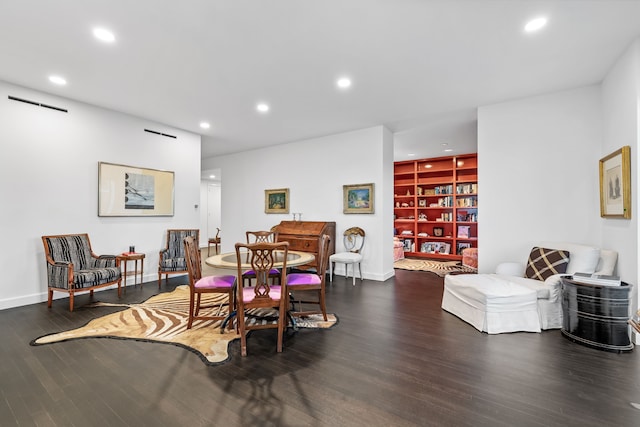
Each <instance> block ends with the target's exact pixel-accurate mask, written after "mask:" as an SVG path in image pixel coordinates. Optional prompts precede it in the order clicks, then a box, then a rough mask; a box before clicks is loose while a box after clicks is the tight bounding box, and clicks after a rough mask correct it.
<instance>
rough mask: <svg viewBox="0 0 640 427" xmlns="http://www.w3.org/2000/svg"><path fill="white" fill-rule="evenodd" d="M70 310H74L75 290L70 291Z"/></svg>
mask: <svg viewBox="0 0 640 427" xmlns="http://www.w3.org/2000/svg"><path fill="white" fill-rule="evenodd" d="M69 311H73V291H71V292H69Z"/></svg>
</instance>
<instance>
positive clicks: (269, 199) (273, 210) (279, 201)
mask: <svg viewBox="0 0 640 427" xmlns="http://www.w3.org/2000/svg"><path fill="white" fill-rule="evenodd" d="M264 213H268V214H288V213H289V189H288V188H278V189H275V190H264Z"/></svg>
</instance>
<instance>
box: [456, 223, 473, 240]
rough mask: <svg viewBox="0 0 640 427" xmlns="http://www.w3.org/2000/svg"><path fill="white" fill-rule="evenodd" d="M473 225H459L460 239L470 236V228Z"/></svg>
mask: <svg viewBox="0 0 640 427" xmlns="http://www.w3.org/2000/svg"><path fill="white" fill-rule="evenodd" d="M470 228H471V227H469V226H468V225H459V226H458V238H459V239H468V238H469V230H470Z"/></svg>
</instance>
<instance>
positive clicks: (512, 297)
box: [442, 274, 540, 334]
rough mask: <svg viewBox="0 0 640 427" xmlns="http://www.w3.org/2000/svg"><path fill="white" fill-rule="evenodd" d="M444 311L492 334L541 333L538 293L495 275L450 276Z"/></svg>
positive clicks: (445, 293)
mask: <svg viewBox="0 0 640 427" xmlns="http://www.w3.org/2000/svg"><path fill="white" fill-rule="evenodd" d="M442 309H444V310H446V311H448V312H449V313H451V314H455V315H456V316H458V317H459V318H461V319H462V320H464V321H465V322H467V323H469V324H470V325H472V326H473V327H475V328H476V329H477V330H479V331H482V332H487V333H488V334H500V333H503V332H518V331H526V332H540V320H539V318H538V307H537V295H536V292H535V291H534V290H531V289H528V288H526V287H524V286H520V285H518V284H516V283H512V282H510V281H509V280H506V279H504V278H501V277H498V276H496V275H495V274H458V275H451V274H448V275H447V276H445V279H444V293H443V294H442Z"/></svg>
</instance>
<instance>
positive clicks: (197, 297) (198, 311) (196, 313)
mask: <svg viewBox="0 0 640 427" xmlns="http://www.w3.org/2000/svg"><path fill="white" fill-rule="evenodd" d="M201 295H202V294H200V293H198V294H197V296H196V309H195V316H197V315H198V314H200V296H201Z"/></svg>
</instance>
